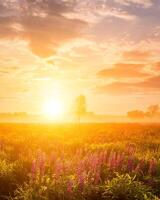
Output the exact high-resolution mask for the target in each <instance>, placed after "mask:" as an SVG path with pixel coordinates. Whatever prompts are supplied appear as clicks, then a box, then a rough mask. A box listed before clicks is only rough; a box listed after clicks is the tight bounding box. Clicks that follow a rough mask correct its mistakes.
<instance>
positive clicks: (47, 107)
mask: <svg viewBox="0 0 160 200" xmlns="http://www.w3.org/2000/svg"><path fill="white" fill-rule="evenodd" d="M42 112H43V115H45V116H47V117H49V118H59V117H61V116H62V115H63V114H64V105H63V103H62V102H61V101H60V100H59V99H53V100H48V101H46V102H45V103H44V104H43V108H42Z"/></svg>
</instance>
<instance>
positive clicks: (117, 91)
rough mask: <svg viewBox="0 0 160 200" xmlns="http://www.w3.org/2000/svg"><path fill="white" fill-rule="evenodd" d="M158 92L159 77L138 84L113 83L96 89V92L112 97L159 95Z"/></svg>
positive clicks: (159, 87) (159, 86)
mask: <svg viewBox="0 0 160 200" xmlns="http://www.w3.org/2000/svg"><path fill="white" fill-rule="evenodd" d="M159 90H160V76H154V77H151V78H148V79H145V80H144V81H140V82H134V83H131V82H113V83H110V84H107V85H103V86H97V87H96V91H97V92H100V93H106V94H107V93H109V94H112V95H125V94H127V95H130V94H148V93H159Z"/></svg>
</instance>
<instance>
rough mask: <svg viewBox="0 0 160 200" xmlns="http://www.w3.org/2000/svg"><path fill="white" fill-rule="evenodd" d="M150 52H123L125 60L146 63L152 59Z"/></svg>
mask: <svg viewBox="0 0 160 200" xmlns="http://www.w3.org/2000/svg"><path fill="white" fill-rule="evenodd" d="M150 56H151V52H150V51H139V50H131V51H125V52H123V55H122V57H123V59H125V60H131V61H145V60H147V59H148V58H150Z"/></svg>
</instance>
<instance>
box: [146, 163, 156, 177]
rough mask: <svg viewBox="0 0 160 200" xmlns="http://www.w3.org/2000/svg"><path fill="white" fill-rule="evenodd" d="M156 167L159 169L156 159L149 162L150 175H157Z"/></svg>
mask: <svg viewBox="0 0 160 200" xmlns="http://www.w3.org/2000/svg"><path fill="white" fill-rule="evenodd" d="M156 167H157V162H156V160H155V159H151V160H150V161H149V169H148V173H149V174H150V175H154V174H155V173H156Z"/></svg>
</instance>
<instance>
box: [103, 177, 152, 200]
mask: <svg viewBox="0 0 160 200" xmlns="http://www.w3.org/2000/svg"><path fill="white" fill-rule="evenodd" d="M103 196H104V199H106V200H112V199H113V200H155V199H156V197H155V196H154V195H153V194H152V193H151V190H150V188H149V187H147V186H145V185H144V184H142V183H141V182H139V181H136V180H135V177H133V178H132V177H130V175H129V174H125V175H118V174H117V177H116V178H113V179H112V180H111V181H108V182H107V184H106V186H105V192H104V194H103Z"/></svg>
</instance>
